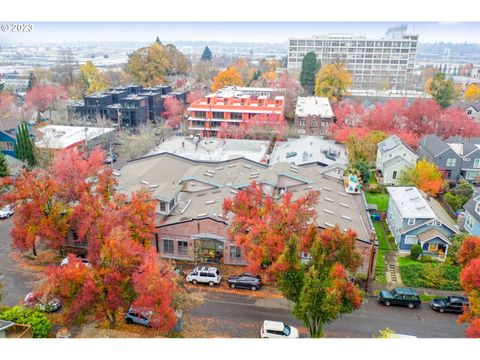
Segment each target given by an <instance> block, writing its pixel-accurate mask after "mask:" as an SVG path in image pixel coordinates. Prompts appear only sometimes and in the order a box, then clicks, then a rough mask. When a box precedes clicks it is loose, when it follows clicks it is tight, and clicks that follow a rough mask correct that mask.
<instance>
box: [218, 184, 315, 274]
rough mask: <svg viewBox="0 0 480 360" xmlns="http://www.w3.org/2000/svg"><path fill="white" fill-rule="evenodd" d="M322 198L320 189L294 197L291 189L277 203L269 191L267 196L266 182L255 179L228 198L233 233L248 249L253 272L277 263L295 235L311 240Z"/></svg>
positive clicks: (226, 200)
mask: <svg viewBox="0 0 480 360" xmlns="http://www.w3.org/2000/svg"><path fill="white" fill-rule="evenodd" d="M318 197H319V192H318V191H314V190H312V191H310V192H308V193H307V194H306V195H305V196H304V197H301V198H298V199H296V200H294V199H293V197H292V193H290V192H287V193H285V194H284V195H283V196H282V198H281V199H280V201H278V202H277V201H275V200H274V199H273V197H272V196H271V195H269V194H267V195H266V196H264V194H263V187H262V185H259V184H257V183H256V182H252V184H251V185H250V186H248V187H247V188H246V189H245V190H241V191H239V192H238V193H237V194H236V195H235V197H234V198H227V199H225V201H224V203H223V209H224V211H225V213H230V212H231V213H233V219H232V223H231V226H230V230H229V231H230V236H231V238H232V239H233V240H234V241H235V244H236V245H238V246H241V247H242V248H243V249H244V252H245V257H246V259H247V261H248V268H249V269H250V270H251V271H254V272H258V271H259V270H260V268H261V266H262V265H263V266H267V267H270V266H271V265H272V264H275V263H276V262H277V260H278V258H279V256H280V255H281V254H282V253H283V252H284V251H285V247H286V244H287V242H288V239H289V238H290V237H291V236H292V235H296V236H298V237H299V238H300V240H301V241H302V243H303V242H307V240H306V237H307V236H308V235H309V234H310V232H309V231H308V229H309V228H310V227H312V220H313V219H314V218H315V216H316V213H315V211H314V210H312V209H311V208H312V207H313V206H314V205H315V204H316V202H317V201H318Z"/></svg>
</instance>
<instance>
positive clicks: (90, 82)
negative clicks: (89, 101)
mask: <svg viewBox="0 0 480 360" xmlns="http://www.w3.org/2000/svg"><path fill="white" fill-rule="evenodd" d="M79 81H80V86H81V89H82V93H83V94H84V95H90V94H92V93H95V92H99V91H103V90H105V89H106V88H108V86H109V84H108V82H107V79H106V77H105V75H103V74H102V73H101V72H100V70H98V68H97V67H96V66H95V65H93V63H92V62H91V61H87V62H86V63H85V64H83V65H82V66H80V78H79Z"/></svg>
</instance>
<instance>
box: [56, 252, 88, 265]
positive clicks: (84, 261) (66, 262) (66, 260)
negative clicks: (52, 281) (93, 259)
mask: <svg viewBox="0 0 480 360" xmlns="http://www.w3.org/2000/svg"><path fill="white" fill-rule="evenodd" d="M76 256H77V258H79V259H80V260H81V261H82V264H85V266H88V267H92V265H91V264H90V263H89V262H88V259H87V258H86V257H85V255H76ZM67 264H68V256H67V257H66V258H65V259H63V260H62V262H61V263H60V266H65V265H67Z"/></svg>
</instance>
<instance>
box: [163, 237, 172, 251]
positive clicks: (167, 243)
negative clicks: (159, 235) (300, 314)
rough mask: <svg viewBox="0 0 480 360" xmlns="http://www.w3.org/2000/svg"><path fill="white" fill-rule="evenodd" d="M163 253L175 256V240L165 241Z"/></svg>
mask: <svg viewBox="0 0 480 360" xmlns="http://www.w3.org/2000/svg"><path fill="white" fill-rule="evenodd" d="M163 252H164V253H165V254H173V240H170V239H163Z"/></svg>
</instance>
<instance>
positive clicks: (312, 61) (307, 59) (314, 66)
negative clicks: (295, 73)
mask: <svg viewBox="0 0 480 360" xmlns="http://www.w3.org/2000/svg"><path fill="white" fill-rule="evenodd" d="M319 68H320V62H319V61H318V60H317V55H316V54H315V52H313V51H310V52H308V53H306V54H305V56H304V57H303V60H302V69H301V71H300V84H301V85H302V87H303V89H304V90H305V91H306V92H307V94H309V95H313V93H314V91H315V75H316V74H317V72H318V69H319Z"/></svg>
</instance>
